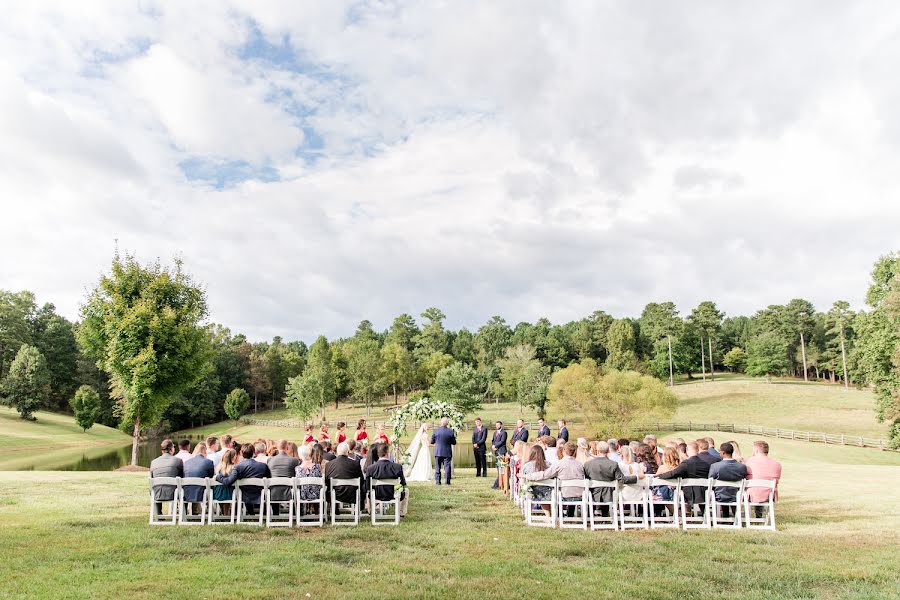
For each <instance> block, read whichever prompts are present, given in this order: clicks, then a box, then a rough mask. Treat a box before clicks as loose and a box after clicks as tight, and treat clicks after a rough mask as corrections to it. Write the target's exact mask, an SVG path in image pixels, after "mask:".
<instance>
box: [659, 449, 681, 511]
mask: <svg viewBox="0 0 900 600" xmlns="http://www.w3.org/2000/svg"><path fill="white" fill-rule="evenodd" d="M680 463H681V458H679V456H678V450H677V449H675V448H666V451H665V452H664V453H663V461H662V464H661V465H659V469H657V470H656V475H657V476H658V475H661V474H663V473H668V472H669V471H671V470H672V469H674V468H675V467H677V466H678V465H679V464H680ZM653 493H654V494H656V495H657V496H659V499H660V500H667V501H671V500H674V499H675V488H674V487H672V486H670V485H658V486H655V487H654V488H653Z"/></svg>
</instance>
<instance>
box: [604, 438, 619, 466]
mask: <svg viewBox="0 0 900 600" xmlns="http://www.w3.org/2000/svg"><path fill="white" fill-rule="evenodd" d="M606 444H607V446H609V454H607V455H606V457H607V458H608V459H609V460H611V461H613V462H615V463H620V462H622V455H621V454H619V440H617V439H615V438H610V439H608V440H606Z"/></svg>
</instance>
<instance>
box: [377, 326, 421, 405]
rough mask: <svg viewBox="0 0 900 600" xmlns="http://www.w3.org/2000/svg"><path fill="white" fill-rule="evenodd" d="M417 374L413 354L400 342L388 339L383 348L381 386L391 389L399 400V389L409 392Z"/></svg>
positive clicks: (395, 398) (395, 399) (395, 400)
mask: <svg viewBox="0 0 900 600" xmlns="http://www.w3.org/2000/svg"><path fill="white" fill-rule="evenodd" d="M414 375H415V366H414V364H413V359H412V354H411V353H410V351H409V350H408V349H407V348H406V346H404V345H402V344H401V343H400V342H396V341H388V342H386V343H385V344H384V346H382V348H381V388H382V389H385V390H390V391H391V392H392V393H393V394H394V403H396V402H397V397H398V395H399V391H400V390H403V392H408V391H409V389H410V387H411V386H412V382H413V377H414Z"/></svg>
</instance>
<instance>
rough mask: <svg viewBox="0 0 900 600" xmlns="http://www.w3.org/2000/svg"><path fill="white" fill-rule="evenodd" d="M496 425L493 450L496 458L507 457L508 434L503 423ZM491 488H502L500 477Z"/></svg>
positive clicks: (498, 422)
mask: <svg viewBox="0 0 900 600" xmlns="http://www.w3.org/2000/svg"><path fill="white" fill-rule="evenodd" d="M494 425H495V426H496V427H497V429H496V431H494V438H493V439H492V440H491V450H493V451H494V456H495V457H500V456H506V432H505V431H503V421H497V422H496V423H495V424H494ZM498 462H499V461H498ZM491 487H493V488H494V489H497V488H498V487H500V478H499V476H498V477H497V479H495V480H494V485H493V486H491Z"/></svg>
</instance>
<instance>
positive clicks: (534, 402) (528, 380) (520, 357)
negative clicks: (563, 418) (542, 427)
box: [495, 344, 550, 416]
mask: <svg viewBox="0 0 900 600" xmlns="http://www.w3.org/2000/svg"><path fill="white" fill-rule="evenodd" d="M497 365H498V366H499V367H500V373H499V378H498V381H497V383H496V384H495V392H496V393H497V394H498V395H500V396H503V397H504V398H506V399H508V400H512V401H513V402H518V403H519V405H521V406H522V407H523V408H524V407H532V408H534V409H535V410H536V411H537V412H538V415H539V416H543V415H544V411H545V406H546V400H547V386H548V385H549V381H550V368H549V367H547V366H544V365H543V364H542V363H541V361H540V360H538V359H537V358H536V352H535V349H534V348H533V347H532V346H529V345H528V344H520V345H517V346H512V347H510V348H507V350H506V355H505V356H504V357H503V358H502V359H500V360H499V361H497Z"/></svg>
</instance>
